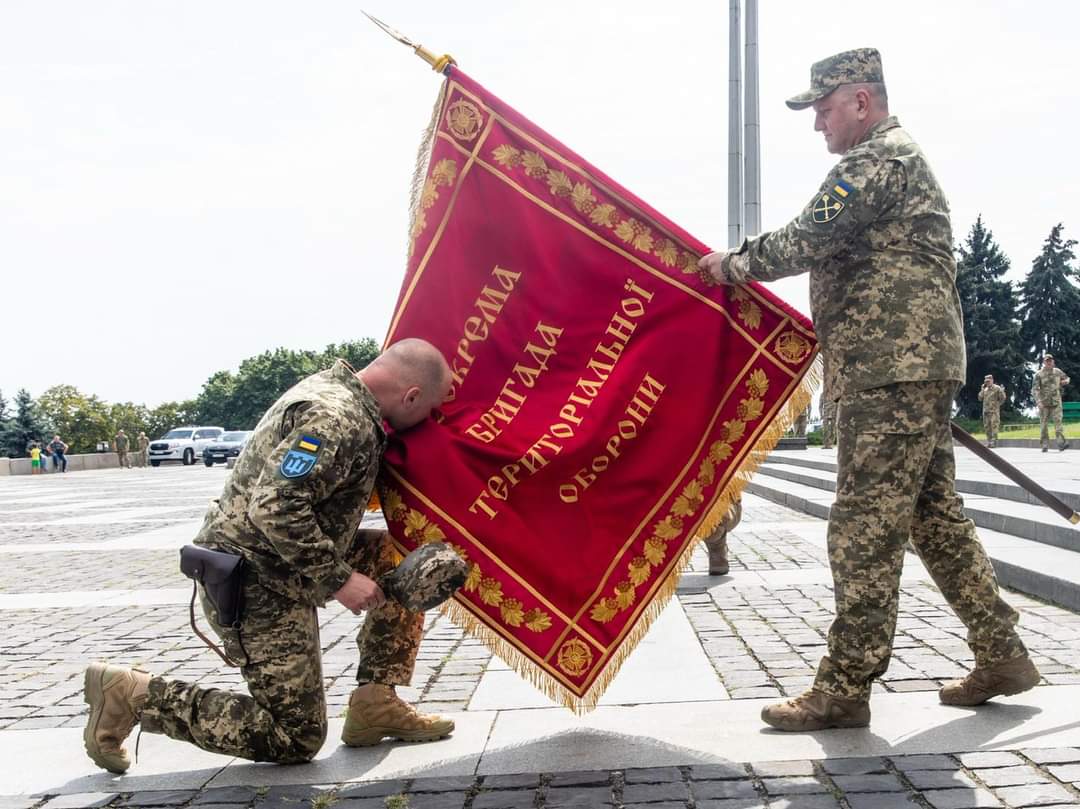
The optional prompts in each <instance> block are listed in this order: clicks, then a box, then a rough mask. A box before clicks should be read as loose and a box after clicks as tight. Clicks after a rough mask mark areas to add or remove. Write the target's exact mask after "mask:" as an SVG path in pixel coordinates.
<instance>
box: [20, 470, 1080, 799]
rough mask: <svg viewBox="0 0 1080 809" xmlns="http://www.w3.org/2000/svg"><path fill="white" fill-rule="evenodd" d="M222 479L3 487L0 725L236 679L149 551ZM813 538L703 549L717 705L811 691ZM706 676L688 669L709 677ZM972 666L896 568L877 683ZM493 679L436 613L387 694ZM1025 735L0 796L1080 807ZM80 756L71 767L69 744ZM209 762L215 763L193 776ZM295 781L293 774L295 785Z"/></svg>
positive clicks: (696, 623) (688, 597)
mask: <svg viewBox="0 0 1080 809" xmlns="http://www.w3.org/2000/svg"><path fill="white" fill-rule="evenodd" d="M225 474H226V473H225V470H224V469H221V468H217V469H213V470H211V469H204V468H203V467H196V468H179V467H171V468H165V467H163V468H161V469H158V470H136V471H133V472H130V473H128V472H123V471H119V470H117V471H115V472H112V473H100V474H98V473H71V474H68V475H64V476H50V477H46V478H39V479H29V478H13V479H0V596H3V597H4V598H6V599H9V600H8V601H6V602H3V603H4V604H5V605H6V606H4V607H3V609H0V616H2V619H3V620H2V622H0V649H2V650H3V655H2V657H0V732H2V733H7V732H18V731H31V730H35V729H71V731H72V732H74V733H77V730H76V729H78V728H81V727H82V725H83V722H84V721H85V705H84V703H83V701H82V692H81V689H82V672H83V669H84V667H85V665H86V663H87V661H89V660H92V659H110V660H115V661H117V662H123V663H128V664H136V663H138V664H142V665H144V666H146V667H147V668H148V669H149V670H150V671H152V672H154V673H155V674H163V675H168V676H170V677H178V678H183V679H187V680H191V681H198V682H200V683H203V684H208V685H215V686H220V687H225V688H233V689H237V688H242V686H241V682H240V678H239V675H238V674H237V673H235V672H233V671H231V670H229V669H225V668H223V667H222V666H221V664H220V661H219V660H218V659H217V657H216V656H214V655H213V654H212V653H211V652H210V651H209V650H207V649H206V648H205V647H204V646H203V645H202V643H201V642H200V641H199V640H198V639H197V638H195V637H193V635H192V632H191V630H190V627H189V626H188V607H187V598H188V593H189V590H188V589H187V586H188V581H187V580H186V579H184V578H183V577H182V576H181V575H180V574H179V572H178V571H177V566H176V547H175V545H176V543H175V542H172V540H169V542H165V543H162V542H160V541H158V540H156V539H153V538H154V537H159V536H160V532H161V531H162V530H163V529H168V530H172V531H173V532H174V534H173V535H170V536H173V537H174V538H176V537H182V539H179V542H183V541H186V539H187V537H189V536H191V535H193V534H194V532H195V530H197V527H198V521H199V519H200V518H201V516H202V513H203V510H204V508H205V504H206V501H207V500H208V499H209V498H210V497H213V496H214V495H215V494H216V493H217V492H218V491H219V490H220V487H221V484H222V482H223V480H224V476H225ZM820 526H821V523H820V521H819V520H816V519H815V518H813V517H809V516H807V515H802V514H798V513H796V512H793V511H790V510H788V509H786V508H783V507H781V506H776V505H774V504H771V503H768V502H766V501H763V500H760V499H758V498H752V497H751V498H747V500H746V507H745V511H744V518H743V523H742V525H741V526H740V528H739V529H738V530H737V531H736V532H735V533H734V534H733V535H732V537H731V560H732V570H733V574H734V575H733V576H731V577H728V578H723V579H721V578H709V577H707V576H705V575H704V574H705V572H706V570H707V565H706V558H705V554H704V552H703V551H698V552H697V553H696V554H695V555H694V558H693V560H692V563H691V566H690V569H689V571H688V574H690V575H688V576H687V578H686V579H684V584H683V586H682V587H680V592H679V594H678V603H679V605H680V606H681V611H682V613H684V614H685V620H688V621H689V626H690V627H691V628H692V630H693V633H694V635H688V636H687V637H688V639H689V642H690V643H691V644H692V643H694V642H695V641H694V637H695V636H696V638H697V641H696V642H697V643H700V650H698V652H695V654H701V655H703V656H704V658H705V659H706V660H707V661H708V664H711V665H712V668H713V669H714V670H715V674H716V679H717V681H718V682H719V683H720V684H722V686H723V692H722V693H721V695H720V696H718V697H716V698H715V699H714V698H713V697H710V699H714V702H716V701H719V702H725V701H726V703H725V704H740V703H741V704H746V703H745V702H744V701H751V700H755V699H759V700H760V699H764V698H777V697H782V696H791V695H794V694H798V693H800V692H802V691H803V690H805V688H806V687H808V685H809V684H810V682H811V681H812V677H813V672H814V669H815V667H816V665H817V662H818V659H819V658H820V657H821V655H822V654H823V652H824V649H825V633H826V631H827V629H828V626H829V623H830V621H831V618H832V607H833V605H832V588H831V584H830V583H829V580H828V575H827V570H828V561H827V557H826V554H825V551H824V547H823V542H821V541H820V539H817V540H815V539H814V537H813V535H814V531H818V534H820V531H819V529H820ZM803 529H807V530H803ZM144 537H145V541H144ZM117 543H120V545H117ZM170 543H172V544H170ZM751 573H753V574H754V575H749V574H751ZM771 575H774V577H775V579H776V580H775V582H771V581H770V576H771ZM923 579H925V577H923ZM87 591H89V592H91V593H101V594H102V595H108V594H110V593H115V594H120V595H122V594H123V593H125V592H144V591H156V592H160V593H161V594H162V598H163V603H152V604H146V605H144V606H133V604H134V603H136V601H130V602H128V603H123V604H113V605H108V606H105V605H104V604H103V603H102V604H97V605H90V606H78V607H58V608H40V607H36V606H35V605H34V604H33V599H34V597H35V596H36V595H39V594H40V595H41V596H42V597H46V596H48V595H50V594H56V595H58V596H62V595H64V594H68V593H79V592H87ZM1005 596H1006V598H1007V600H1008V601H1009V602H1010V603H1011V604H1013V606H1014V607H1015V608H1016V609H1017V610H1018V611H1019V612H1020V614H1021V623H1020V630H1021V633H1022V636H1023V638H1024V641H1025V643H1027V644H1028V647H1029V649H1030V650H1031V653H1032V656H1033V658H1034V659H1035V660H1036V662H1037V663H1038V665H1039V667H1040V670H1041V672H1042V674H1043V684H1042V685H1041V687H1040V689H1039V690H1042V689H1048V688H1051V687H1053V686H1069V685H1072V684H1080V615H1077V614H1075V613H1072V612H1070V611H1068V610H1064V609H1059V608H1056V607H1052V606H1048V605H1045V604H1043V603H1041V602H1039V601H1036V600H1034V599H1031V598H1027V597H1024V596H1020V595H1017V594H1016V593H1012V592H1006V593H1005ZM131 598H132V599H135V598H136V596H134V595H133V596H131ZM320 620H321V630H322V644H323V671H324V676H325V685H326V689H327V702H328V708H329V712H330V715H331V716H332V717H334V716H340V715H341V714H342V713H343V711H344V708H345V705H346V702H347V699H348V696H349V693H350V692H351V690H352V688H353V684H354V679H353V678H354V676H355V674H354V673H355V665H356V648H355V641H354V638H355V635H356V632H357V629H358V627H359V623H360V622H359V620H358V619H357V618H356V617H355V616H353V615H352V614H351V613H349V612H347V611H346V610H344V609H343V608H341V607H340V606H338V605H336V604H331V605H330V606H329V607H328V608H327V609H325V610H322V611H320ZM708 664H703V665H705V666H706V670H707V665H708ZM971 664H972V659H971V655H970V652H969V650H968V648H967V646H966V644H965V643H964V629H963V627H962V625H961V624H960V623H959V621H958V620H957V619H956V617H955V616H954V615H953V614H952V612H951V611H950V610H949V609H948V607H947V606H946V605H945V602H944V600H943V598H942V597H941V595H940V594H939V593H938V591H937V590H936V588H934V587H933V585H932V584H931V583H929V582H928V581H925V580H921V579H917V578H912V579H909V578H905V581H904V584H903V586H902V592H901V609H900V615H899V620H898V626H897V636H896V643H895V649H894V655H893V660H892V664H891V665H890V668H889V670H888V672H887V673H886V675H885V676H884V677H883V678H882V679H881V680H880V681H879V682H878V683H876V684H875V689H876V690H877V691H878V692H879V693H886V694H894V695H901V694H902V693H903V692H928V691H934V690H936V689H937V688H938V687H939V686H940V684H941V683H942V682H943V681H944V680H946V679H951V678H954V677H958V676H962V675H963V674H964V673H966V671H967V670H968V669H969V668H970V666H971ZM500 668H505V667H504V666H503V665H502V664H501V661H498V659H497V658H492V655H491V653H490V652H489V651H488V650H487V649H486V647H484V646H483V645H482V644H481V643H480V642H479V641H478V640H475V639H472V638H469V637H467V636H465V635H464V633H463V632H462V631H461V630H460V629H458V628H457V627H455V626H454V625H453V624H451V623H450V622H449V621H448V620H447V619H445V618H442V617H440V616H438V615H429V616H428V618H427V621H426V623H425V629H424V639H423V642H422V645H421V650H420V654H419V657H418V660H417V667H416V674H415V677H414V679H413V682H412V683H411V684H410V686H409V687H408V688H401V689H399V692H400V693H401V695H402V696H403V697H404V698H405V699H407V700H410V701H412V702H415V703H417V704H418V705H419V706H420V708H421V709H423V710H430V711H438V712H471V711H474V710H476V709H475V708H473V707H471V701H472V700H473V697H474V694H475V693H476V691H477V688H478V685H479V684H480V682H481V680H482V679H483V678H484V677H485V676H486V675H489V674H491V673H492V671H493V670H495V669H500ZM709 676H711V674H710V675H709ZM718 690H719V689H718ZM913 696H914V695H913ZM658 701H660V700H658ZM752 705H753V703H750V706H751V707H752ZM1074 707H1075V706H1074ZM559 710H561V709H559ZM753 710H755V711H756V708H753ZM1066 718H1067V717H1066ZM65 732H67V731H65ZM1020 738H1022V739H1024V740H1025V742H1026V743H1027V744H1028V745H1029V746H1028V747H1024V746H1023V745H1021V744H1018V745H1016V749H1010V750H993V751H987V750H972V751H971V752H963V753H957V754H953V753H951V752H950V753H949V754H945V753H940V754H932V755H931V754H927V755H883V756H881V757H866V758H850V757H833V756H831V755H826V757H825V758H823V759H820V760H809V759H806V760H798V761H780V762H762V761H754V762H747V763H722V764H707V765H705V764H696V763H692V762H691V763H689V764H688V766H671V767H653V768H649V769H616V770H611V769H603V770H597V771H588V772H566V771H558V770H556V771H552V770H551V769H545V768H544V762H543V761H542V760H541V761H537V762H536V771H535V772H532V773H525V774H511V775H467V776H455V777H442V778H425V777H416V778H408V779H405V780H400V779H399V780H387V781H378V782H372V783H367V784H364V783H354V782H350V783H342V782H341V781H339V780H338V779H322V780H321V781H319V785H318V786H271V787H261V788H255V787H247V786H243V787H223V788H218V787H215V788H209V789H206V788H204V789H189V790H182V791H168V790H164V789H160V790H150V791H146V790H139V791H135V792H131V791H120V790H122V786H118V787H117V790H118V791H114V792H94V793H79V794H67V795H62V796H58V797H52V793H50V792H45V793H43V794H42V795H37V796H34V795H31V796H10V797H3V793H4V792H5V790H4V788H3V785H4V780H3V777H2V776H0V809H6V807H12V809H34V808H36V809H83V807H96V806H110V807H115V808H116V809H123V808H124V807H132V809H134V808H135V807H187V806H197V807H199V808H200V809H214V807H218V808H219V809H226V807H231V808H232V809H248V808H249V807H250V808H252V809H329V807H331V806H340V807H341V809H374V807H379V809H439V808H440V807H455V809H456V808H457V807H463V809H500V807H504V808H505V809H510V808H511V807H534V809H540V808H542V807H553V808H555V807H559V809H562V807H568V808H569V807H593V806H595V807H637V806H641V807H649V808H650V809H674V807H687V808H688V809H751V807H771V808H773V809H776V808H778V807H805V808H806V809H817V807H830V808H831V807H838V808H839V809H870V808H871V807H881V808H882V809H892V807H900V806H904V807H913V806H916V807H923V809H964V808H965V807H982V806H1002V807H1014V808H1019V807H1028V806H1042V807H1051V809H1052V807H1055V806H1073V805H1080V790H1078V787H1080V748H1077V747H1062V748H1053V749H1044V748H1040V747H1039V746H1038V744H1037V742H1038V739H1029V738H1027V737H1025V736H1021V737H1020ZM1069 743H1072V742H1071V741H1070V742H1069ZM825 749H826V751H827V750H828V749H829V748H828V747H827V746H826V748H825ZM74 752H76V753H78V754H80V755H81V749H80V750H78V751H74ZM874 752H877V750H875V751H874ZM849 755H850V754H849ZM476 771H478V772H483V770H476ZM216 772H217V771H212V772H209V774H208V776H207V778H206V780H212V776H213V775H214V773H216ZM419 774H420V775H422V774H423V773H422V771H421V772H420V773H419ZM298 777H299V778H300V782H302V781H303V776H302V775H301V776H298ZM342 777H348V776H342ZM369 777H370V776H369ZM118 783H120V784H122V780H121V781H120V782H118ZM202 783H205V781H203V782H202ZM298 783H299V782H298Z"/></svg>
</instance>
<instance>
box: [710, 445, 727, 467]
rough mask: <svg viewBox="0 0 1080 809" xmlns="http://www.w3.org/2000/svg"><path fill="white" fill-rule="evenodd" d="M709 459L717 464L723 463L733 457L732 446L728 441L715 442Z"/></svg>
mask: <svg viewBox="0 0 1080 809" xmlns="http://www.w3.org/2000/svg"><path fill="white" fill-rule="evenodd" d="M709 457H710V458H712V460H714V461H716V462H717V463H723V462H724V461H726V460H727V459H728V458H730V457H731V444H729V443H728V442H727V441H714V442H713V445H712V446H711V447H709Z"/></svg>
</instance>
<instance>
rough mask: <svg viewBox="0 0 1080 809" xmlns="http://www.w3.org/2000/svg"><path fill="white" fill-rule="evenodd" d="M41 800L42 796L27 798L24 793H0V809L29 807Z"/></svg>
mask: <svg viewBox="0 0 1080 809" xmlns="http://www.w3.org/2000/svg"><path fill="white" fill-rule="evenodd" d="M41 801H42V798H28V797H26V796H24V795H0V809H30V807H32V806H36V805H37V804H39V803H41Z"/></svg>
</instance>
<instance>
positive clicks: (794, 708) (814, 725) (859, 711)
mask: <svg viewBox="0 0 1080 809" xmlns="http://www.w3.org/2000/svg"><path fill="white" fill-rule="evenodd" d="M761 720H762V721H763V722H764V723H765V724H766V725H771V726H772V727H774V728H776V729H777V730H786V731H792V732H800V731H809V730H825V729H827V728H864V727H866V726H867V725H869V724H870V700H868V699H847V698H845V697H834V696H833V695H832V694H826V693H825V692H824V691H818V690H817V689H812V690H810V691H807V692H806V693H805V694H801V695H799V696H797V697H795V699H791V700H788V701H787V702H777V703H776V704H774V705H766V706H765V707H764V708H762V709H761Z"/></svg>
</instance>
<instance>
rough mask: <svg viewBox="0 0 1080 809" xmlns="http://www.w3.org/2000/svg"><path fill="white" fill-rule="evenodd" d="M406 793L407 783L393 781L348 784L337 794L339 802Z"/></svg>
mask: <svg viewBox="0 0 1080 809" xmlns="http://www.w3.org/2000/svg"><path fill="white" fill-rule="evenodd" d="M404 791H405V781H402V780H400V779H398V780H393V781H366V782H360V783H357V784H346V785H345V786H343V787H342V788H341V789H339V790H338V792H337V797H338V800H339V801H345V800H351V799H354V798H378V797H382V796H384V795H400V794H401V793H402V792H404Z"/></svg>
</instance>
